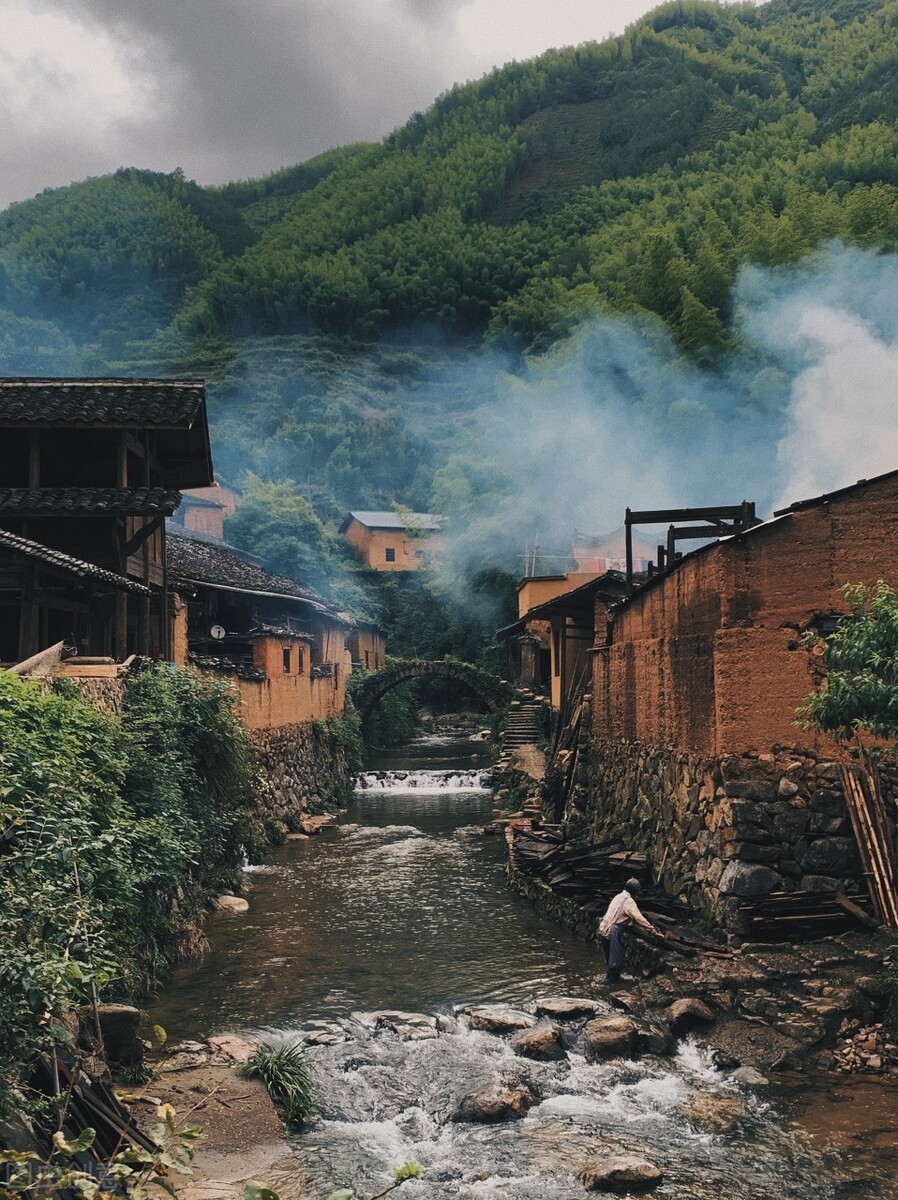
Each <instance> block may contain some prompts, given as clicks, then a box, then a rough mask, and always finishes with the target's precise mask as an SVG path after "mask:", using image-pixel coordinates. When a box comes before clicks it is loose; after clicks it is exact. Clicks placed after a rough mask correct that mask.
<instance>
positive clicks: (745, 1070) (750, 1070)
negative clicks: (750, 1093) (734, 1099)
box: [732, 1067, 770, 1087]
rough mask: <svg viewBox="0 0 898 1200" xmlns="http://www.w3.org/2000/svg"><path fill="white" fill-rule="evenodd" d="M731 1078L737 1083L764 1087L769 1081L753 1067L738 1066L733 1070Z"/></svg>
mask: <svg viewBox="0 0 898 1200" xmlns="http://www.w3.org/2000/svg"><path fill="white" fill-rule="evenodd" d="M732 1078H733V1079H735V1080H736V1082H737V1083H744V1084H745V1085H746V1086H747V1087H764V1086H765V1084H768V1083H769V1082H770V1080H769V1079H768V1078H767V1076H766V1075H762V1074H761V1072H760V1071H756V1070H755V1068H754V1067H739V1069H738V1070H737V1071H734V1072H733V1075H732Z"/></svg>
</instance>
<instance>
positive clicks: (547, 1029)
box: [511, 1021, 564, 1059]
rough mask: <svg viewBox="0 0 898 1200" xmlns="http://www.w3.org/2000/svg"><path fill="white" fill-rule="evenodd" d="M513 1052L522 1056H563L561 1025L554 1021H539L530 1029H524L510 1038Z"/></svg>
mask: <svg viewBox="0 0 898 1200" xmlns="http://www.w3.org/2000/svg"><path fill="white" fill-rule="evenodd" d="M511 1045H512V1048H513V1050H514V1052H515V1054H520V1055H522V1056H523V1057H524V1058H540V1059H552V1058H563V1057H564V1049H563V1048H562V1045H561V1027H560V1026H559V1025H556V1024H555V1022H554V1021H540V1023H539V1024H538V1025H534V1026H533V1028H532V1029H524V1030H522V1031H521V1032H520V1033H516V1034H515V1036H514V1037H513V1038H512V1039H511Z"/></svg>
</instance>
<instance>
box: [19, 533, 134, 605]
mask: <svg viewBox="0 0 898 1200" xmlns="http://www.w3.org/2000/svg"><path fill="white" fill-rule="evenodd" d="M0 549H6V550H10V551H12V553H14V554H18V555H20V556H21V557H23V558H30V559H33V560H34V561H36V562H41V563H44V564H45V565H46V566H48V567H52V568H54V569H56V570H58V571H63V572H65V573H66V574H67V575H74V576H75V577H76V578H78V579H87V580H91V581H93V582H96V583H105V584H108V585H109V586H110V587H112V588H115V590H116V591H120V592H134V593H136V594H138V595H142V596H150V595H152V592H151V590H150V589H149V588H148V587H146V586H145V585H144V584H142V583H137V582H136V581H135V580H133V579H126V578H125V577H124V575H117V574H116V573H115V571H107V570H106V568H105V567H98V566H97V565H96V563H91V562H87V561H86V560H84V559H81V558H75V557H74V556H73V555H71V554H64V553H63V552H62V551H61V550H55V549H53V547H52V546H45V545H44V544H43V542H35V541H32V539H31V538H24V537H21V536H20V535H19V534H17V533H10V532H9V531H8V530H6V529H0Z"/></svg>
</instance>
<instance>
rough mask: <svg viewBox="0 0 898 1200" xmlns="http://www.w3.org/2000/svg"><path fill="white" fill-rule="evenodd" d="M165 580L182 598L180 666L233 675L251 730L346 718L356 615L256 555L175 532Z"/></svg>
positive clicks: (176, 624)
mask: <svg viewBox="0 0 898 1200" xmlns="http://www.w3.org/2000/svg"><path fill="white" fill-rule="evenodd" d="M168 572H169V580H170V584H171V590H172V593H174V594H175V595H176V596H177V597H178V598H179V599H178V602H177V603H176V606H175V611H174V614H173V615H174V620H173V631H172V646H173V650H174V661H175V663H176V664H177V665H178V666H187V665H188V664H189V665H191V666H193V667H195V668H197V669H200V670H209V671H219V672H223V673H225V674H227V675H229V676H230V677H231V678H232V681H233V682H234V685H235V687H236V689H237V690H238V692H239V693H240V699H241V702H242V706H241V715H242V717H243V720H244V722H245V724H246V725H247V727H248V728H249V729H250V730H261V729H269V730H270V729H278V728H283V727H286V726H292V725H301V724H306V723H308V722H309V721H312V720H315V719H318V718H326V717H330V716H342V715H343V712H344V710H345V705H346V681H347V679H348V677H349V673H350V671H351V670H352V666H353V659H352V655H351V652H350V642H351V640H352V638H353V637H354V636H356V635H357V633H358V632H359V631H358V629H357V623H356V621H355V619H354V618H353V617H352V616H351V615H350V614H348V613H345V612H342V611H341V610H340V609H338V608H337V607H336V605H333V604H331V603H330V602H329V601H327V600H325V599H324V598H323V597H321V596H319V595H318V594H317V593H315V592H313V591H312V590H311V589H310V588H307V587H305V586H304V585H303V584H300V583H297V582H296V580H293V579H288V578H286V577H285V576H283V575H277V574H275V573H274V572H272V571H268V570H266V569H265V568H264V567H263V566H262V565H261V564H260V563H259V562H258V560H256V559H254V558H253V557H252V556H251V555H248V554H246V553H245V552H243V551H240V550H237V549H235V548H234V547H233V546H227V545H224V544H222V543H221V542H216V541H210V540H208V539H206V538H202V537H200V536H198V535H197V534H186V533H185V532H184V531H180V532H175V531H173V530H169V537H168ZM367 637H368V638H369V640H370V639H373V638H374V637H375V634H374V632H373V631H372V630H370V629H369V630H367ZM382 656H383V650H382V645H381V659H382Z"/></svg>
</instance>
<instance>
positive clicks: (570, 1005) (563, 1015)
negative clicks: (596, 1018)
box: [536, 996, 599, 1021]
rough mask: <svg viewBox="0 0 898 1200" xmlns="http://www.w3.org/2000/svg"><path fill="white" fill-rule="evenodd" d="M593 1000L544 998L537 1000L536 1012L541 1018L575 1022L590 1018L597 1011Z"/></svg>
mask: <svg viewBox="0 0 898 1200" xmlns="http://www.w3.org/2000/svg"><path fill="white" fill-rule="evenodd" d="M598 1007H599V1006H598V1004H597V1003H596V1001H595V1000H587V999H586V998H585V997H583V996H544V997H543V998H542V1000H537V1002H536V1011H537V1012H538V1013H539V1014H540V1016H543V1017H552V1018H553V1019H554V1020H556V1021H576V1020H577V1019H578V1018H579V1017H591V1016H593V1015H594V1014H595V1013H596V1012H597V1011H598Z"/></svg>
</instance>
